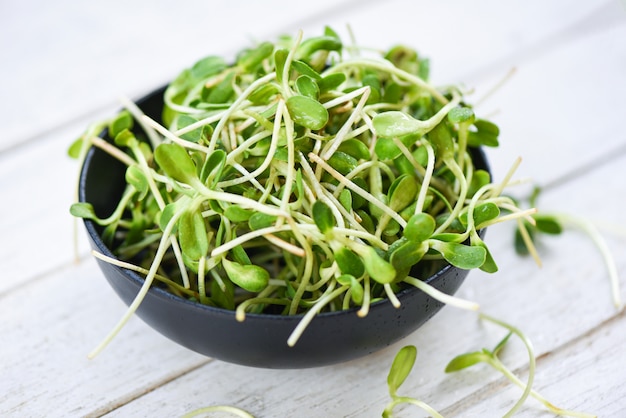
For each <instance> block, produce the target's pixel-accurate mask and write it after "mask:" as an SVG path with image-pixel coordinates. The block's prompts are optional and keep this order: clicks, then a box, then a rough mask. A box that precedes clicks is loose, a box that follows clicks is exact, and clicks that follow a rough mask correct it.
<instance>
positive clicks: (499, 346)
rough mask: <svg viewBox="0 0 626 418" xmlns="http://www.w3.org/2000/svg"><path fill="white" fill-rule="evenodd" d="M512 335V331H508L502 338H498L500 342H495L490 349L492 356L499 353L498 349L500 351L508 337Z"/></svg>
mask: <svg viewBox="0 0 626 418" xmlns="http://www.w3.org/2000/svg"><path fill="white" fill-rule="evenodd" d="M512 336H513V332H512V331H509V332H508V333H507V334H506V335H505V336H504V338H503V339H502V340H500V342H499V343H498V344H496V346H495V347H494V348H493V350H492V351H491V354H493V355H494V356H497V355H498V354H500V351H502V349H503V348H504V346H505V345H506V343H507V342H508V341H509V339H510V338H511V337H512Z"/></svg>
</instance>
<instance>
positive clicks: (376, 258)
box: [351, 244, 396, 284]
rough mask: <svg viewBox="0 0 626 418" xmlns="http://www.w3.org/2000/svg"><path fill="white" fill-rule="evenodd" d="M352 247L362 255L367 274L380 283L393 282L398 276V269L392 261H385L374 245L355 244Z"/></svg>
mask: <svg viewBox="0 0 626 418" xmlns="http://www.w3.org/2000/svg"><path fill="white" fill-rule="evenodd" d="M351 249H352V250H353V251H354V252H356V253H357V254H358V255H359V256H360V257H361V261H362V262H363V266H364V267H365V271H367V274H369V275H370V277H371V278H372V279H374V280H375V281H377V282H378V283H380V284H387V283H391V282H393V280H394V279H395V278H396V269H395V268H394V267H393V265H391V263H389V262H387V261H385V260H384V259H383V258H382V257H381V256H380V255H379V254H378V252H377V251H376V250H375V249H374V248H373V247H370V246H367V245H363V244H355V245H354V246H352V248H351Z"/></svg>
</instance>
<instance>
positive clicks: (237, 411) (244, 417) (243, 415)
mask: <svg viewBox="0 0 626 418" xmlns="http://www.w3.org/2000/svg"><path fill="white" fill-rule="evenodd" d="M213 412H227V413H229V414H233V415H235V416H238V417H239V418H254V415H252V414H251V413H249V412H248V411H245V410H243V409H241V408H237V407H235V406H230V405H213V406H207V407H205V408H199V409H196V410H195V411H191V412H189V413H187V414H185V415H183V416H182V418H193V417H195V416H198V415H203V416H204V415H206V414H210V413H213Z"/></svg>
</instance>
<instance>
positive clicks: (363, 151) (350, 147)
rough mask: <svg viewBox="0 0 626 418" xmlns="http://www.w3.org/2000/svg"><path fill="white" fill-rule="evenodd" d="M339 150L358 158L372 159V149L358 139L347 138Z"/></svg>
mask: <svg viewBox="0 0 626 418" xmlns="http://www.w3.org/2000/svg"><path fill="white" fill-rule="evenodd" d="M337 151H339V152H343V153H346V154H348V155H350V156H351V157H353V158H355V159H357V160H370V159H371V156H370V150H369V148H368V147H367V145H365V144H364V143H363V142H362V141H359V140H358V139H347V140H345V141H343V142H342V143H341V145H339V148H337Z"/></svg>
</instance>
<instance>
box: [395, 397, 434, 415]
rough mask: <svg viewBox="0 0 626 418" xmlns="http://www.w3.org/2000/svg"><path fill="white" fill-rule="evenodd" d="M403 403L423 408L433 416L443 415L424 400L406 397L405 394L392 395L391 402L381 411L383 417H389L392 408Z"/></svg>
mask: <svg viewBox="0 0 626 418" xmlns="http://www.w3.org/2000/svg"><path fill="white" fill-rule="evenodd" d="M403 403H406V404H409V405H413V406H417V407H418V408H421V409H423V410H424V411H425V412H427V413H428V414H429V415H430V416H431V417H433V418H443V415H441V414H440V413H439V412H437V410H435V409H434V408H433V407H432V406H430V405H428V404H427V403H426V402H424V401H420V400H419V399H415V398H410V397H406V396H396V397H394V400H393V402H391V403H390V404H389V405H388V406H387V407H386V408H385V411H384V413H383V417H384V418H386V417H391V413H392V411H393V409H394V408H395V407H396V405H400V404H403Z"/></svg>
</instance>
